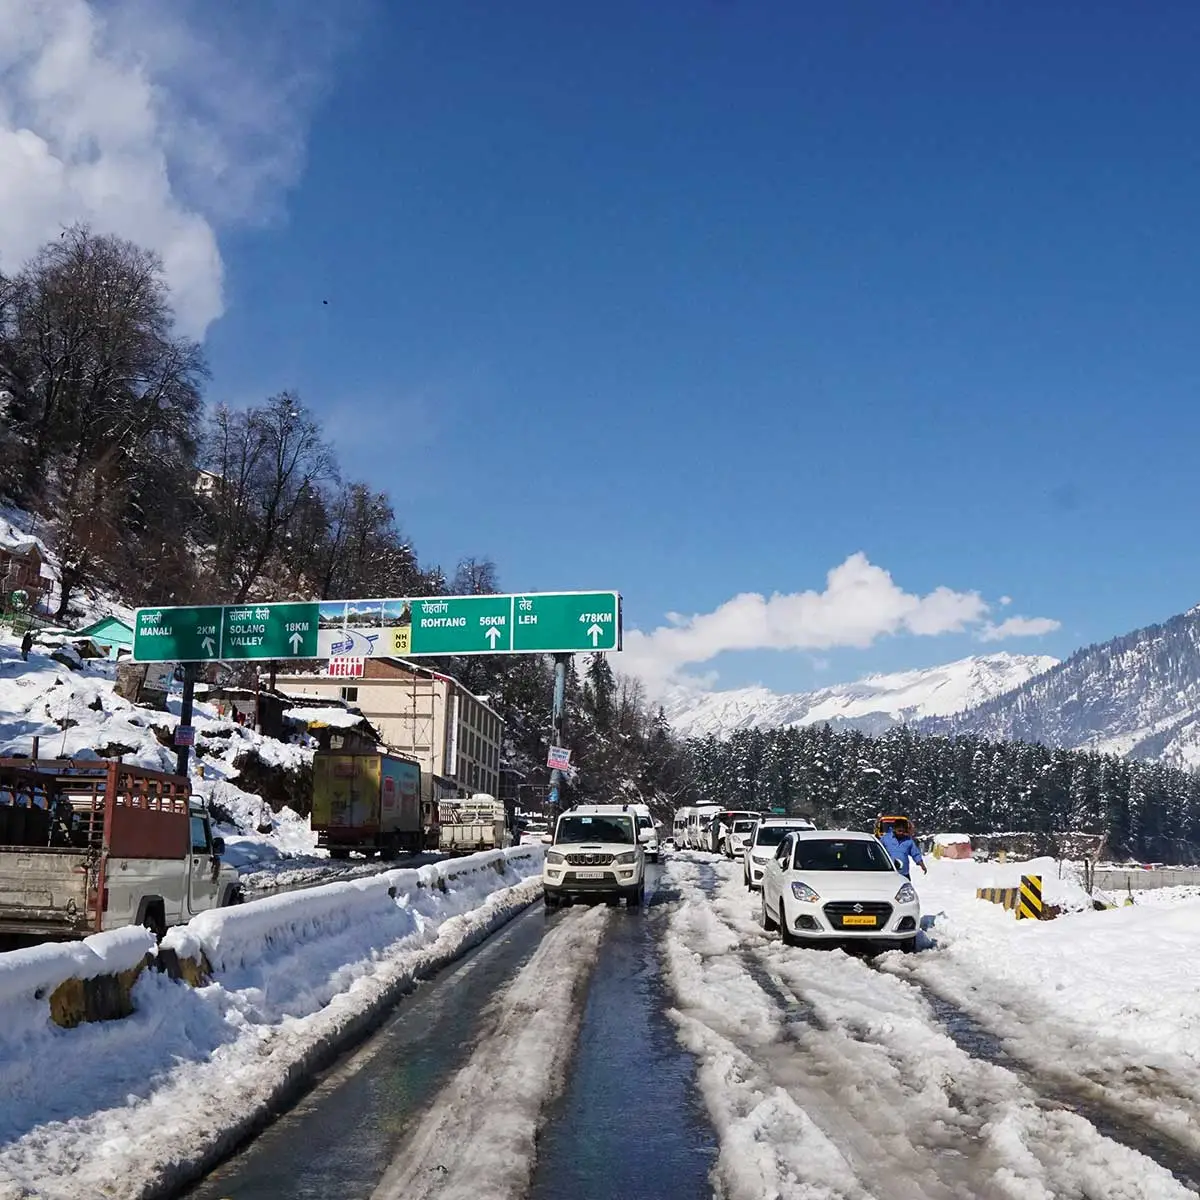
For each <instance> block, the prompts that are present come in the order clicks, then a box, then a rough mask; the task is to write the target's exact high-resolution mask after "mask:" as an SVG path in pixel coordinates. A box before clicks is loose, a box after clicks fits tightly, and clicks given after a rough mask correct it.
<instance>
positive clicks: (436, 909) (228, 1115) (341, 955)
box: [0, 846, 541, 1200]
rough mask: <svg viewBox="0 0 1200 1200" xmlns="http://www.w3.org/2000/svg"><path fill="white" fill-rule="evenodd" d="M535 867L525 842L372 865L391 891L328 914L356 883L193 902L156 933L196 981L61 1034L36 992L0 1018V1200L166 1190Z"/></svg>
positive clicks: (157, 984) (464, 935)
mask: <svg viewBox="0 0 1200 1200" xmlns="http://www.w3.org/2000/svg"><path fill="white" fill-rule="evenodd" d="M540 870H541V848H540V847H529V846H525V847H520V848H518V849H514V850H509V851H500V852H492V853H489V854H484V855H475V856H472V857H470V858H466V859H460V860H458V861H456V862H455V863H453V864H438V865H436V866H433V867H425V868H421V870H420V871H415V872H414V871H392V872H387V873H386V875H387V876H388V877H390V878H391V884H390V885H389V886H390V887H392V888H394V889H395V894H394V896H393V895H389V894H388V891H389V888H388V887H385V886H382V884H381V885H379V886H376V887H375V888H374V889H367V888H360V890H359V893H358V895H357V897H356V898H355V899H354V900H353V901H352V902H351V903H352V911H351V913H350V915H349V916H348V917H347V918H346V919H345V920H341V921H339V920H338V919H337V918H336V915H335V913H336V909H337V907H338V905H339V904H345V903H347V901H348V896H349V895H350V893H348V892H347V889H354V888H357V887H358V886H359V882H358V881H356V882H353V883H343V884H333V885H329V887H327V888H317V889H312V890H310V891H306V892H300V893H294V894H289V895H286V896H278V897H272V898H271V899H269V900H266V901H259V902H256V903H253V904H247V905H244V906H242V907H240V908H237V909H230V910H226V911H225V912H223V913H214V914H205V918H206V920H204V921H202V922H201V923H200V924H199V925H198V926H197V925H196V924H195V923H193V926H190V927H186V928H185V929H183V930H181V931H178V932H173V933H172V934H171V935H170V936H171V943H170V944H171V945H173V947H174V948H176V949H177V950H178V951H179V952H181V953H188V952H194V951H195V950H196V949H197V948H198V947H201V946H202V947H203V948H204V951H205V953H206V954H209V953H210V952H211V954H212V955H215V958H216V961H217V962H219V963H220V964H221V966H220V968H218V970H217V972H216V975H215V978H214V981H213V982H212V983H211V984H210V985H208V986H206V987H202V988H198V989H194V990H193V989H190V988H187V987H185V986H183V985H181V984H179V983H174V982H172V981H170V980H169V979H167V978H166V977H165V976H163V975H160V974H158V973H157V972H146V973H144V974H143V976H142V978H141V979H140V980H139V981H138V983H137V985H136V986H135V988H134V1001H135V1005H136V1011H135V1013H134V1014H133V1015H132V1016H131V1017H129V1018H127V1019H125V1020H122V1021H111V1022H105V1023H102V1024H92V1025H84V1026H81V1027H79V1028H77V1029H72V1030H62V1029H59V1028H57V1027H56V1026H54V1025H52V1024H51V1023H50V1020H49V1013H48V1007H47V1005H46V1002H45V1001H44V1000H42V1001H41V1004H42V1014H41V1020H40V1021H34V1022H29V1021H26V1023H25V1027H24V1028H23V1029H17V1030H13V1029H10V1028H9V1027H7V1026H6V1025H0V1198H3V1200H12V1198H16V1197H25V1196H30V1195H36V1196H38V1197H44V1198H46V1200H58V1198H59V1197H61V1198H63V1200H68V1198H73V1197H76V1196H80V1195H86V1196H93V1195H95V1196H99V1195H111V1194H118V1193H119V1194H120V1195H121V1196H122V1197H123V1198H127V1200H136V1198H142V1197H151V1196H165V1195H168V1194H170V1193H171V1191H172V1190H173V1189H175V1188H178V1187H179V1186H181V1185H182V1184H183V1183H185V1182H187V1181H188V1180H190V1179H193V1178H195V1177H196V1176H197V1175H198V1174H200V1173H202V1172H203V1170H205V1169H206V1168H207V1167H209V1166H211V1165H212V1164H213V1163H215V1162H216V1161H218V1160H219V1159H220V1157H222V1156H223V1155H224V1154H226V1153H228V1152H229V1150H230V1149H232V1147H233V1146H234V1145H235V1144H236V1143H237V1141H238V1140H240V1139H241V1138H244V1137H245V1136H246V1135H247V1134H249V1133H250V1132H252V1131H253V1130H254V1129H255V1128H257V1127H259V1126H261V1125H262V1124H264V1123H266V1121H267V1120H269V1118H270V1115H271V1113H272V1112H273V1111H274V1109H275V1108H276V1106H278V1105H279V1104H280V1103H282V1102H285V1101H286V1100H287V1099H288V1098H289V1097H290V1096H291V1095H294V1094H295V1093H296V1091H297V1090H298V1088H299V1087H300V1086H301V1085H302V1082H303V1080H304V1079H305V1077H306V1076H307V1075H309V1074H310V1073H311V1072H312V1071H314V1070H315V1069H318V1068H319V1067H320V1066H321V1065H323V1063H324V1062H326V1061H328V1059H329V1058H330V1057H331V1056H332V1055H333V1054H334V1053H336V1052H337V1051H338V1050H340V1049H341V1048H344V1046H345V1045H346V1044H348V1043H349V1042H350V1041H351V1040H353V1038H354V1037H356V1036H358V1035H360V1034H361V1033H362V1032H363V1031H364V1030H365V1029H367V1028H368V1027H369V1026H370V1024H371V1022H372V1021H373V1020H375V1019H377V1018H378V1015H379V1014H380V1013H381V1012H383V1011H384V1010H386V1008H387V1006H388V1005H389V1004H390V1003H392V1002H393V1001H394V1000H395V999H396V998H397V997H398V996H399V995H400V994H401V993H402V992H403V991H404V990H405V989H407V988H408V987H410V986H411V985H412V983H413V981H414V980H416V979H418V978H420V977H422V976H423V975H425V974H428V973H429V972H430V971H432V970H434V969H435V968H436V967H438V966H440V965H442V964H443V963H445V962H448V961H450V960H451V959H453V958H454V957H456V956H457V955H458V954H461V953H462V952H463V951H464V950H466V949H468V948H469V947H470V946H472V945H475V944H476V943H478V942H479V941H481V940H482V939H483V938H484V937H486V936H487V934H488V933H489V932H491V931H492V930H493V929H494V928H496V927H497V926H498V925H500V924H502V923H503V922H504V921H506V920H508V919H510V918H511V917H512V916H514V915H515V914H516V913H517V912H519V911H520V910H521V909H522V908H524V907H525V906H526V905H528V904H529V903H531V902H532V901H534V900H536V899H537V897H538V895H539V894H540V891H541V879H540ZM361 882H363V883H366V882H367V881H361ZM439 882H444V883H445V888H446V890H445V891H443V890H442V887H441V886H438V883H439ZM418 884H424V886H418ZM431 884H432V886H430V885H431ZM322 893H325V895H324V896H322ZM367 897H370V898H371V899H370V901H368V899H367ZM376 906H377V909H376ZM289 909H290V910H291V911H290V912H289ZM217 917H220V918H221V920H220V921H216V920H215V918H217ZM254 951H256V952H254ZM4 957H5V956H3V955H0V962H3V959H4ZM210 961H212V960H211V959H210ZM26 1015H27V1016H28V1014H26ZM46 1063H53V1064H54V1069H53V1070H46V1069H45V1064H46ZM114 1181H119V1187H118V1192H117V1193H114V1192H113V1190H112V1188H113V1184H114Z"/></svg>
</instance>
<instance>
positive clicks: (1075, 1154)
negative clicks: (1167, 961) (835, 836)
mask: <svg viewBox="0 0 1200 1200" xmlns="http://www.w3.org/2000/svg"><path fill="white" fill-rule="evenodd" d="M668 874H669V877H670V878H671V879H672V880H673V881H674V882H675V884H676V885H677V886H678V887H679V889H680V892H681V901H680V903H679V904H678V906H677V907H676V908H675V909H674V911H673V912H672V914H671V919H670V926H669V931H668V946H667V961H668V963H669V966H670V976H671V980H672V983H673V985H674V987H675V993H676V1010H675V1013H674V1016H675V1019H676V1021H677V1023H678V1026H679V1030H680V1036H681V1037H682V1038H683V1039H684V1041H685V1043H686V1044H687V1045H688V1046H689V1047H690V1048H691V1049H692V1050H693V1052H694V1053H695V1054H696V1055H697V1058H698V1060H699V1064H700V1066H699V1078H700V1085H701V1088H702V1090H703V1092H704V1095H705V1098H706V1100H707V1102H708V1104H709V1107H710V1111H711V1113H712V1116H713V1120H714V1123H715V1124H716V1126H717V1128H718V1130H719V1132H720V1135H721V1156H720V1159H719V1162H718V1165H717V1175H718V1184H719V1187H720V1189H721V1190H722V1192H723V1193H724V1194H725V1195H728V1196H729V1197H731V1198H736V1197H746V1198H747V1200H750V1198H758V1197H762V1196H779V1197H803V1198H805V1200H810V1198H812V1200H815V1198H817V1197H850V1198H852V1197H868V1196H870V1197H879V1198H887V1200H918V1198H932V1200H939V1198H943V1197H945V1198H949V1197H962V1196H974V1197H996V1198H997V1200H999V1198H1006V1200H1018V1198H1020V1200H1029V1198H1041V1197H1045V1198H1047V1200H1049V1198H1050V1197H1080V1198H1083V1197H1088V1198H1089V1200H1099V1198H1101V1197H1112V1198H1113V1200H1117V1198H1120V1200H1133V1198H1135V1197H1136V1198H1142V1197H1144V1198H1147V1200H1148V1198H1150V1197H1155V1198H1159V1197H1161V1198H1164V1200H1165V1198H1166V1197H1184V1196H1191V1195H1194V1194H1195V1190H1194V1189H1195V1183H1196V1180H1197V1179H1200V1164H1196V1169H1195V1173H1194V1174H1193V1173H1189V1167H1190V1166H1191V1163H1190V1161H1189V1156H1188V1155H1187V1154H1186V1152H1184V1151H1183V1150H1181V1149H1178V1148H1173V1147H1164V1146H1163V1145H1161V1144H1160V1143H1159V1142H1157V1141H1155V1140H1154V1139H1153V1138H1151V1137H1148V1136H1147V1132H1146V1130H1145V1128H1144V1127H1143V1122H1142V1120H1141V1117H1142V1116H1144V1115H1145V1114H1139V1113H1137V1112H1134V1111H1132V1110H1130V1111H1129V1112H1128V1113H1127V1114H1126V1115H1127V1116H1128V1117H1129V1119H1128V1120H1126V1121H1123V1122H1122V1121H1121V1120H1119V1119H1118V1117H1117V1116H1114V1117H1113V1119H1112V1120H1111V1121H1110V1122H1109V1123H1108V1132H1110V1133H1112V1134H1113V1136H1112V1137H1108V1136H1105V1134H1104V1133H1102V1132H1101V1131H1100V1130H1099V1129H1098V1128H1097V1127H1096V1125H1095V1124H1093V1123H1092V1122H1091V1121H1089V1120H1088V1119H1087V1117H1086V1116H1085V1115H1081V1113H1080V1112H1076V1111H1072V1109H1071V1107H1068V1105H1067V1104H1066V1103H1064V1102H1063V1101H1062V1099H1061V1098H1060V1097H1059V1096H1057V1095H1047V1094H1046V1093H1045V1092H1043V1091H1039V1090H1038V1089H1037V1088H1036V1086H1034V1085H1033V1082H1032V1080H1033V1078H1034V1077H1033V1075H1032V1074H1031V1073H1026V1072H1020V1071H1017V1070H1013V1069H1009V1068H1008V1067H1006V1066H1004V1065H1001V1064H1000V1063H997V1062H993V1061H988V1058H989V1055H988V1054H987V1053H985V1052H984V1049H985V1048H984V1047H983V1046H976V1047H974V1048H975V1049H976V1050H977V1051H978V1052H975V1053H973V1052H972V1048H973V1047H972V1042H971V1037H970V1032H971V1031H969V1030H966V1029H964V1028H962V1027H959V1028H958V1029H956V1030H953V1031H952V1030H951V1029H950V1028H948V1027H947V1025H946V1024H943V1019H944V1018H945V1017H947V1016H952V1015H953V1012H952V1011H951V1012H947V1010H943V1011H942V1012H941V1013H940V1014H939V1012H938V1011H937V1010H936V1009H935V1008H934V1007H933V1006H932V1005H931V1004H930V1003H929V1001H928V999H927V998H926V996H925V995H924V994H923V992H922V990H921V989H919V988H918V987H915V986H913V984H912V983H911V982H909V981H907V980H905V979H904V978H902V977H900V976H899V975H897V974H892V973H889V970H888V968H889V967H893V964H895V965H894V967H893V969H894V970H896V971H899V972H902V971H903V970H904V967H903V962H902V960H903V959H904V956H901V955H899V954H896V953H893V954H890V955H885V956H882V957H881V958H880V959H879V960H876V963H874V964H873V963H871V962H870V961H867V960H864V959H861V958H858V957H853V956H849V955H846V954H844V953H843V952H841V951H836V950H835V951H817V950H798V949H793V948H790V947H785V946H784V945H783V944H782V942H781V941H780V940H779V939H778V937H777V936H776V935H769V934H766V933H765V932H764V931H763V930H762V928H761V926H760V925H759V923H758V920H757V906H758V899H757V896H755V897H754V898H751V897H750V896H749V895H748V894H747V893H746V892H745V890H744V889H743V886H742V882H741V878H740V875H737V874H735V869H734V867H733V864H730V863H727V862H726V861H724V860H720V859H716V858H713V857H711V856H701V855H680V856H677V857H676V858H675V859H673V860H672V862H671V864H670V866H669V867H668ZM923 957H926V956H924V955H920V954H919V955H917V956H915V960H916V965H915V966H914V967H913V968H912V969H913V970H914V971H919V970H920V960H921V959H922V958H923ZM928 957H931V958H934V957H936V952H929V954H928ZM877 968H882V969H877ZM1038 1017H1039V1014H1038V1012H1037V1010H1036V1007H1035V1008H1034V1010H1033V1011H1032V1012H1030V1011H1029V1005H1028V1004H1027V1005H1026V1018H1025V1019H1026V1025H1027V1027H1032V1026H1033V1025H1035V1024H1036V1023H1037V1020H1038ZM952 1032H953V1033H956V1034H957V1035H958V1036H957V1040H956V1038H955V1036H952ZM975 1032H976V1033H979V1032H980V1031H978V1030H976V1031H975ZM1032 1036H1033V1037H1035V1038H1036V1036H1037V1035H1036V1034H1033V1035H1032ZM1039 1061H1040V1056H1039ZM1161 1094H1162V1096H1163V1101H1162V1103H1163V1106H1164V1108H1166V1107H1169V1106H1171V1105H1172V1103H1173V1100H1174V1095H1173V1092H1172V1091H1171V1089H1167V1088H1164V1089H1163V1091H1162V1093H1161ZM1174 1117H1175V1118H1179V1117H1180V1114H1179V1113H1178V1112H1176V1113H1174ZM1183 1119H1184V1120H1186V1116H1185V1117H1184V1118H1183ZM1167 1123H1168V1124H1169V1121H1168V1122H1167ZM1173 1172H1174V1173H1173Z"/></svg>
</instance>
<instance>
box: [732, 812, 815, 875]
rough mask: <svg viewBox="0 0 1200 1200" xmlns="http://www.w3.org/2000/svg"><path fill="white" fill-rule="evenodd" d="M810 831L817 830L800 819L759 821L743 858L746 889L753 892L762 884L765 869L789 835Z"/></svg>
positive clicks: (810, 823) (785, 818)
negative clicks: (780, 844)
mask: <svg viewBox="0 0 1200 1200" xmlns="http://www.w3.org/2000/svg"><path fill="white" fill-rule="evenodd" d="M808 829H816V826H815V825H814V824H813V823H812V822H811V821H804V820H801V819H800V818H799V817H764V818H763V819H762V820H761V821H759V823H758V824H757V825H756V826H755V827H754V836H753V837H752V838H751V839H750V840H749V841H748V842H747V843H746V849H745V853H744V855H743V857H742V877H743V878H744V880H745V882H746V887H747V888H749V889H750V890H751V891H753V890H754V889H755V888H756V887H758V886H759V885H760V884H761V883H762V877H763V870H764V868H765V867H766V865H767V863H768V862H769V861H770V859H771V858H772V857H773V855H774V854H775V851H776V850H778V849H779V843H780V842H782V841H783V839H784V838H785V837H787V835H788V834H789V833H795V832H799V831H803V830H808Z"/></svg>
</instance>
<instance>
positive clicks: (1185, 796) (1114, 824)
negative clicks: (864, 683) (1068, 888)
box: [688, 725, 1200, 862]
mask: <svg viewBox="0 0 1200 1200" xmlns="http://www.w3.org/2000/svg"><path fill="white" fill-rule="evenodd" d="M688 753H689V766H690V770H691V772H692V777H691V786H692V788H693V790H694V791H695V793H696V794H697V795H698V796H700V797H701V798H702V799H703V800H704V801H706V802H709V801H711V802H714V803H719V804H724V805H728V806H729V807H731V808H747V809H754V810H759V811H766V810H769V809H771V808H782V809H784V810H785V811H787V812H789V813H792V814H796V815H800V814H804V815H811V816H812V817H813V818H815V820H816V821H817V823H818V824H822V825H824V824H828V825H841V826H850V827H858V828H870V825H871V823H872V822H873V821H874V819H875V817H876V816H877V815H878V814H880V813H882V812H885V811H888V812H902V813H904V814H907V815H908V816H910V817H912V818H913V820H914V821H915V822H916V824H917V827H918V829H919V830H926V831H933V830H943V831H956V832H963V833H996V832H1008V831H1022V832H1035V833H1045V834H1050V835H1059V834H1064V833H1068V832H1086V833H1094V834H1100V835H1103V836H1104V838H1105V841H1106V853H1109V854H1112V855H1117V856H1126V855H1128V856H1132V857H1136V858H1142V859H1149V860H1155V861H1167V862H1180V861H1184V862H1190V861H1194V860H1196V859H1197V858H1200V776H1196V775H1193V774H1191V773H1189V772H1185V771H1178V770H1175V769H1174V768H1171V767H1166V766H1163V765H1162V764H1159V763H1147V762H1135V761H1131V760H1128V759H1123V758H1117V757H1115V756H1112V755H1101V754H1095V753H1091V752H1085V751H1074V750H1057V749H1049V748H1048V747H1046V746H1042V745H1031V744H1028V743H1024V742H1001V741H989V740H986V739H984V738H981V737H977V736H974V735H968V734H964V735H959V736H955V737H945V736H938V735H925V734H917V733H914V732H913V731H912V730H910V729H908V728H906V727H904V726H897V727H896V728H894V729H889V730H888V731H887V732H885V733H883V734H881V735H880V736H878V737H871V736H868V735H867V734H864V733H859V732H855V731H850V732H834V731H833V730H832V729H831V728H830V727H829V726H828V725H814V726H808V727H804V728H791V729H770V730H762V729H750V730H741V731H739V732H738V733H735V734H734V735H733V736H732V737H731V738H729V739H728V740H726V741H721V740H718V739H716V738H712V737H709V738H704V739H700V740H693V741H691V742H689V743H688ZM1051 840H1053V839H1051Z"/></svg>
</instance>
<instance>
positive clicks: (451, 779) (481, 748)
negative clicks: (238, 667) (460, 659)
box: [278, 658, 504, 800]
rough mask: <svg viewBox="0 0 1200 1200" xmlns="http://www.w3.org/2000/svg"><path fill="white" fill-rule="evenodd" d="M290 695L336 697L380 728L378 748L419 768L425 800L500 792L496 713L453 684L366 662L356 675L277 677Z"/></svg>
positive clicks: (392, 664) (397, 665)
mask: <svg viewBox="0 0 1200 1200" xmlns="http://www.w3.org/2000/svg"><path fill="white" fill-rule="evenodd" d="M278 687H279V690H280V691H282V692H286V693H287V694H288V695H290V696H321V697H340V698H341V699H342V700H344V701H346V703H347V704H349V705H351V706H352V707H355V708H357V709H358V710H359V711H360V712H361V713H362V714H363V716H364V717H366V718H367V719H368V720H369V721H370V722H371V724H372V725H374V727H375V728H376V729H377V730H379V734H380V736H381V737H382V738H383V740H384V743H385V744H386V745H388V746H389V747H391V748H392V749H394V750H396V751H399V752H400V753H401V754H404V755H407V756H408V757H410V758H415V759H416V760H417V761H418V762H419V763H420V764H421V780H422V782H421V787H422V791H423V792H424V798H425V799H427V800H441V799H452V798H455V797H459V796H464V795H471V794H473V793H475V792H487V793H489V794H490V795H493V796H498V795H499V793H500V749H501V743H502V741H503V738H504V722H503V721H501V719H500V715H499V713H497V712H496V710H495V709H494V708H492V707H491V706H490V705H489V704H485V703H484V701H482V700H480V699H479V697H478V696H475V695H473V694H472V693H471V692H469V691H467V689H466V688H465V687H463V685H462V684H461V683H459V682H458V680H457V679H452V678H451V677H450V676H449V675H442V674H441V673H440V672H438V671H431V670H429V669H428V668H426V667H420V666H417V665H416V664H415V663H411V662H407V661H405V660H403V659H395V658H383V659H373V658H368V659H366V660H365V662H364V663H363V674H362V675H361V676H356V677H343V676H336V677H335V676H333V675H330V674H320V675H311V674H309V675H285V674H282V673H281V674H280V675H279V676H278Z"/></svg>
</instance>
